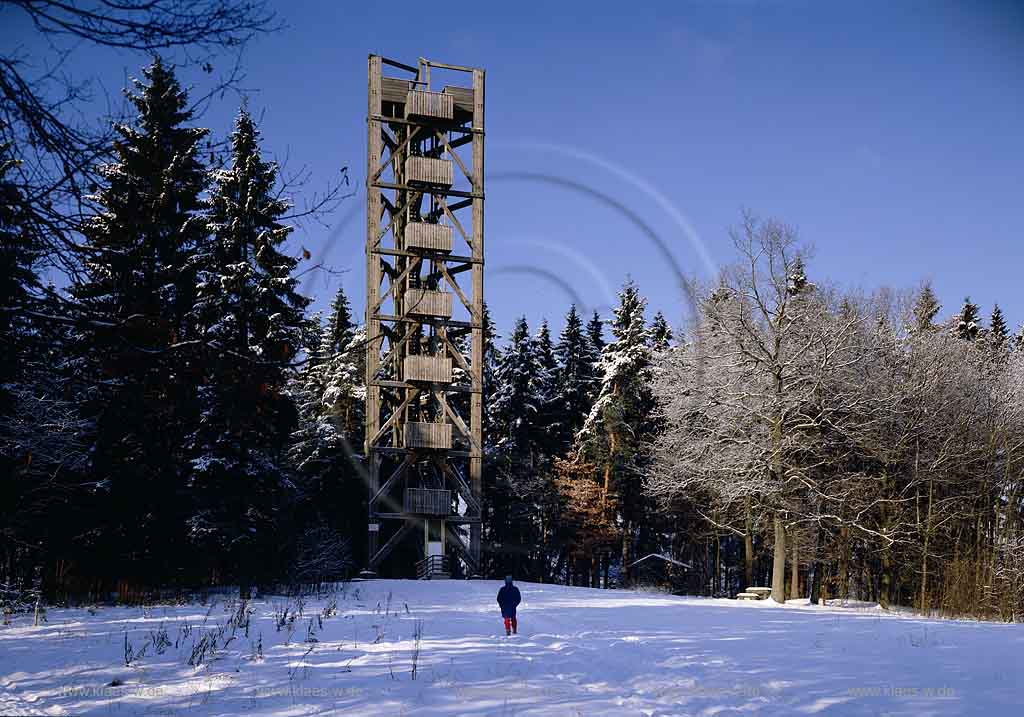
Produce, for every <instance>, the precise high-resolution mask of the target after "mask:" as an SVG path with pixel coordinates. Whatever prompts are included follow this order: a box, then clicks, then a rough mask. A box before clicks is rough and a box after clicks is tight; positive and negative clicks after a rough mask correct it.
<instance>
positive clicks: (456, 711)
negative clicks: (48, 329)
mask: <svg viewBox="0 0 1024 717" xmlns="http://www.w3.org/2000/svg"><path fill="white" fill-rule="evenodd" d="M498 587H499V583H498V582H495V581H480V582H462V581H435V582H429V583H428V582H415V581H399V580H381V581H373V582H362V583H353V584H351V585H350V586H348V588H347V589H346V590H345V591H344V592H341V593H338V594H337V596H336V598H334V599H333V600H332V599H331V598H319V599H316V598H309V599H307V600H306V602H305V605H303V606H302V616H301V617H298V616H296V617H295V618H294V620H290V619H289V617H290V616H291V615H292V614H294V611H295V610H296V609H297V607H298V606H297V605H296V603H295V601H291V602H290V603H289V601H287V600H286V599H285V598H272V597H268V598H266V599H261V600H255V601H252V602H251V603H250V604H249V607H250V608H251V609H252V610H253V612H252V614H251V615H250V616H249V617H248V622H249V625H248V637H247V636H246V634H245V631H246V628H245V622H246V618H245V616H240V615H239V614H238V606H239V603H238V602H237V601H230V600H228V601H225V599H224V598H221V599H220V600H219V601H218V602H216V603H212V601H211V603H212V604H208V605H206V606H202V605H190V606H181V607H179V606H166V607H164V606H155V607H152V608H146V609H142V608H99V609H98V610H97V611H95V614H93V611H87V610H85V609H81V610H79V609H74V610H58V609H51V610H50V611H49V614H48V623H47V624H45V625H43V626H40V627H32V626H31V619H30V618H27V617H25V616H20V617H19V618H18V619H17V620H16V621H15V624H14V625H12V626H9V627H0V714H5V715H7V714H53V715H74V714H111V715H182V716H185V715H278V716H282V717H285V716H287V717H291V716H293V715H296V716H297V715H334V714H344V715H386V716H388V717H392V716H394V715H403V714H408V715H413V714H415V715H437V716H442V715H731V714H741V713H742V714H749V713H762V714H778V715H801V714H830V715H832V714H839V715H883V714H884V715H908V716H909V715H914V716H920V715H954V714H957V715H960V714H966V715H985V716H986V717H994V716H995V715H1017V714H1022V713H1024V712H1022V711H1021V710H1022V705H1024V668H1022V664H1024V626H1020V625H996V624H984V623H976V622H953V621H939V620H923V619H916V618H910V617H901V616H894V615H889V614H883V613H882V612H881V611H880V610H878V609H877V608H875V609H872V608H868V607H857V608H851V607H846V608H842V607H827V608H826V607H821V608H812V607H810V606H807V605H801V604H799V603H792V602H791V603H788V604H787V605H786V606H779V605H776V604H774V603H768V602H764V603H738V602H735V601H730V600H708V599H698V598H677V597H669V596H662V595H656V594H648V593H636V592H626V591H602V590H588V589H585V588H568V587H557V586H550V585H535V584H530V583H521V584H520V589H521V590H522V593H523V604H522V606H521V607H520V634H519V635H518V636H516V637H513V638H509V639H506V638H505V637H504V635H503V630H502V628H501V623H500V618H499V617H498V611H497V605H496V604H495V602H494V600H495V594H496V592H497V590H498ZM333 602H336V606H337V607H336V611H334V610H332V609H331V607H332V603H333ZM286 608H287V609H288V610H289V612H288V613H287V614H285V613H284V610H285V609H286ZM279 622H280V623H283V626H282V627H280V629H278V627H277V625H278V623H279ZM418 626H420V627H421V631H422V635H421V638H420V640H419V643H418V645H419V657H418V659H417V658H416V657H415V653H416V649H417V640H416V633H417V627H418ZM126 635H127V648H126V640H125V637H126ZM204 646H205V647H206V650H205V654H201V653H203V647H204ZM129 651H130V653H131V654H130V655H128V657H129V662H130V665H129V666H126V665H125V661H126V653H127V652H129ZM139 652H141V653H142V654H141V656H136V653H139ZM190 659H191V660H192V661H193V662H195V663H196V664H195V665H190V664H189V661H190ZM414 663H415V674H414V669H413V665H414Z"/></svg>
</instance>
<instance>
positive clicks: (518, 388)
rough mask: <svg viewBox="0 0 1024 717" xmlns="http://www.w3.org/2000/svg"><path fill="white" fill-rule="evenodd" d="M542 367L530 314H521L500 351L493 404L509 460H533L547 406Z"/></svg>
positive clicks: (498, 437) (498, 442)
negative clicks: (539, 423)
mask: <svg viewBox="0 0 1024 717" xmlns="http://www.w3.org/2000/svg"><path fill="white" fill-rule="evenodd" d="M540 370H541V369H540V363H539V361H538V357H537V350H536V345H535V343H534V341H533V339H532V338H531V337H530V328H529V326H528V325H527V323H526V317H525V316H524V317H520V318H519V319H517V320H516V323H515V326H514V327H513V329H512V335H511V336H510V337H509V345H508V346H507V347H506V348H505V350H504V351H502V352H501V353H500V355H499V358H498V365H497V367H496V370H495V387H494V395H493V396H492V397H491V404H490V410H491V420H492V425H493V430H494V433H495V448H496V449H497V450H498V452H499V453H500V454H502V455H503V456H505V457H506V458H507V459H509V460H513V461H516V462H521V461H526V462H532V460H533V455H532V453H533V448H534V442H533V438H534V435H535V434H534V426H535V425H536V422H537V419H538V416H539V415H540V412H541V409H542V406H543V396H542V395H541V393H540Z"/></svg>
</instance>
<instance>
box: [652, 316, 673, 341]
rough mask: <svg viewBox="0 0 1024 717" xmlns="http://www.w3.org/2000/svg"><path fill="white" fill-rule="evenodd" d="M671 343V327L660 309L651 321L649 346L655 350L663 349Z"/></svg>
mask: <svg viewBox="0 0 1024 717" xmlns="http://www.w3.org/2000/svg"><path fill="white" fill-rule="evenodd" d="M671 344H672V327H671V326H669V324H668V321H667V320H666V319H665V316H664V314H662V313H661V312H660V311H659V312H658V313H656V314H655V315H654V320H653V321H651V346H652V347H653V348H654V350H655V351H664V350H665V349H667V348H668V347H669V346H670V345H671Z"/></svg>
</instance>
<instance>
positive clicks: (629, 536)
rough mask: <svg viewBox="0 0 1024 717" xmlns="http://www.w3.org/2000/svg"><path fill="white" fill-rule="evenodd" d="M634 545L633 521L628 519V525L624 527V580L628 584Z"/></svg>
mask: <svg viewBox="0 0 1024 717" xmlns="http://www.w3.org/2000/svg"><path fill="white" fill-rule="evenodd" d="M632 547H633V521H632V520H627V521H626V525H625V526H623V529H622V581H623V582H624V583H626V584H628V583H629V578H630V573H631V572H632V571H631V570H630V569H629V563H630V561H631V560H632Z"/></svg>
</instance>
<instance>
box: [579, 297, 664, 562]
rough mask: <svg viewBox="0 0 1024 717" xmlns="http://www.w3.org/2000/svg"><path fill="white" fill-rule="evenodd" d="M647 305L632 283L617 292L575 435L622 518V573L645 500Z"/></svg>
mask: <svg viewBox="0 0 1024 717" xmlns="http://www.w3.org/2000/svg"><path fill="white" fill-rule="evenodd" d="M646 307H647V300H646V299H644V298H643V297H642V296H640V292H639V290H638V289H637V286H636V284H635V283H633V282H632V281H629V282H627V283H626V285H625V286H624V287H623V288H622V291H621V292H619V305H618V306H617V307H616V308H615V314H614V319H613V320H612V334H613V336H614V337H615V341H613V342H612V343H610V344H608V345H607V346H605V348H604V351H603V353H602V356H601V363H600V368H601V389H600V392H599V393H598V396H597V399H596V400H595V401H594V405H593V408H591V411H590V415H589V416H588V417H587V420H586V421H585V422H584V424H583V428H582V429H581V430H580V432H579V434H578V436H577V444H578V447H579V453H580V456H581V457H582V458H583V459H584V460H585V461H587V462H589V463H592V464H594V465H595V466H597V469H598V471H599V474H600V475H599V476H598V478H599V480H600V482H601V485H602V490H603V492H604V494H605V495H606V496H607V495H609V494H611V493H614V494H615V495H616V496H617V498H618V508H619V511H620V512H621V518H622V527H623V533H622V563H623V569H624V570H625V568H626V566H627V565H628V564H629V562H630V559H631V556H632V545H633V541H634V538H635V536H634V530H635V529H636V528H637V527H638V525H637V521H638V519H639V518H640V517H641V515H640V514H641V512H642V504H643V496H642V492H641V484H640V478H639V476H638V474H637V471H636V470H635V469H636V463H635V462H636V460H637V458H638V456H639V454H640V448H641V444H642V441H643V440H644V436H643V427H644V426H645V425H646V424H647V423H648V417H649V414H650V410H651V408H652V405H651V398H650V388H649V384H650V363H651V346H650V340H651V337H650V331H649V330H648V328H647V322H646V319H645V318H644V310H645V309H646Z"/></svg>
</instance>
